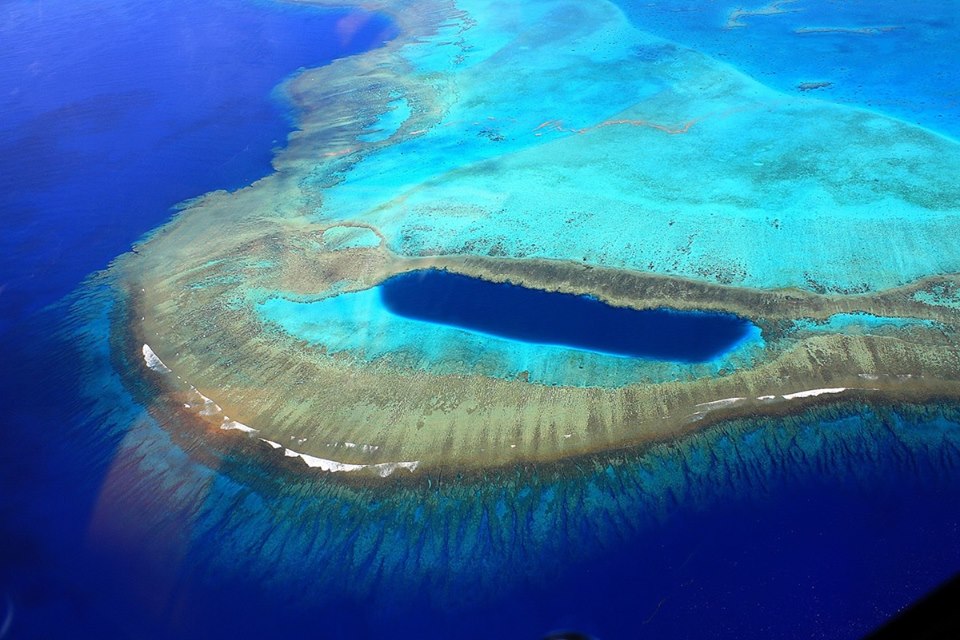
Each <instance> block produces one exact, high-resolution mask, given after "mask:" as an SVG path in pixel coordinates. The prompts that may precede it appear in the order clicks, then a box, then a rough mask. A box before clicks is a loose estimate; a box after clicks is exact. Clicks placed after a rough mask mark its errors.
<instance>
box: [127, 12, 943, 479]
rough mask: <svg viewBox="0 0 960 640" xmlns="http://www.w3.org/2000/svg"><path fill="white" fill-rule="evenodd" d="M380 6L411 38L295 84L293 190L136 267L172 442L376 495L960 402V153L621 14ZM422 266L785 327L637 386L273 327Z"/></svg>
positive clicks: (132, 314) (226, 208)
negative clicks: (832, 410)
mask: <svg viewBox="0 0 960 640" xmlns="http://www.w3.org/2000/svg"><path fill="white" fill-rule="evenodd" d="M372 8H379V9H383V10H386V11H388V12H389V13H391V15H393V16H395V18H396V20H397V22H398V24H399V26H400V28H401V35H400V36H399V37H398V38H397V39H395V40H393V41H391V42H389V43H387V44H386V45H385V46H383V47H382V48H380V49H377V50H374V51H370V52H367V53H364V54H362V55H359V56H355V57H351V58H346V59H342V60H338V61H336V62H334V63H333V64H331V65H329V66H326V67H323V68H320V69H313V70H307V71H304V72H302V73H300V74H299V75H297V76H296V77H294V78H292V79H291V80H290V81H289V82H288V83H287V84H286V85H285V91H286V94H287V95H288V96H289V98H290V99H291V100H292V101H293V102H294V103H295V105H296V106H297V107H298V110H299V114H300V116H299V122H298V130H297V131H295V132H294V133H292V134H291V135H290V138H289V140H288V145H287V147H286V148H285V149H283V150H282V151H280V152H279V154H278V156H277V158H276V159H275V162H274V165H275V167H276V172H275V173H273V174H272V175H270V176H268V177H266V178H264V179H262V180H260V181H258V182H256V183H255V184H253V185H251V186H250V187H248V188H245V189H242V190H240V191H237V192H235V193H224V192H217V193H212V194H208V195H207V196H205V197H202V198H199V199H197V200H196V201H194V202H192V203H191V204H190V206H189V207H187V208H186V209H184V210H183V211H182V212H181V213H180V214H179V215H178V216H177V217H176V218H175V219H174V220H172V221H171V222H170V223H169V224H167V225H165V226H164V227H162V228H160V229H158V230H157V231H156V232H154V233H153V234H151V236H150V237H149V238H147V239H146V240H144V241H143V242H142V243H140V244H139V245H138V246H137V250H136V253H134V254H128V255H126V256H123V257H122V258H121V259H119V260H118V261H117V262H116V263H115V265H114V266H113V267H112V268H111V274H110V275H111V277H112V281H113V283H114V284H115V286H116V287H118V288H119V289H120V290H122V291H124V292H125V293H126V304H127V306H126V313H125V314H122V315H119V316H118V317H117V318H116V321H115V323H114V330H115V334H116V339H115V341H114V342H115V344H116V345H117V346H116V348H117V349H118V350H119V351H120V352H121V353H122V355H123V357H124V358H125V359H126V361H127V362H129V363H131V366H132V368H131V372H130V376H131V378H136V379H138V380H143V379H145V380H146V381H147V383H148V384H149V386H150V389H151V393H153V394H155V399H154V401H153V402H152V403H151V406H152V410H154V411H156V412H161V413H163V414H164V415H165V416H166V417H167V420H165V423H166V424H169V425H170V428H171V429H193V430H203V432H204V433H205V434H207V435H208V436H209V438H210V439H211V441H215V442H219V441H223V442H225V443H228V444H225V445H224V446H229V442H231V441H233V442H235V441H236V440H234V439H235V438H247V439H249V443H246V441H245V443H246V444H245V446H246V445H249V446H253V447H255V448H256V450H257V451H260V452H261V453H262V454H263V455H264V456H274V457H275V459H276V460H277V461H278V463H282V464H288V465H289V464H291V463H295V464H296V465H297V466H296V467H295V468H297V469H302V470H303V471H311V470H313V471H318V472H335V473H340V472H344V473H343V474H342V475H346V476H351V474H353V475H356V476H357V477H362V478H379V477H396V474H400V473H421V472H424V471H425V470H431V471H432V470H434V469H438V468H442V467H448V466H452V467H455V468H457V469H462V470H478V469H483V468H486V467H490V466H497V465H505V464H512V463H517V462H527V461H552V460H561V459H568V458H572V457H575V456H578V455H583V454H587V453H596V452H602V451H607V450H612V449H618V448H622V447H626V446H637V445H643V444H646V443H650V442H653V441H658V440H667V439H670V438H674V437H676V436H678V435H680V434H683V433H687V432H690V431H692V430H695V429H698V428H702V427H704V426H706V425H708V424H713V423H715V422H717V421H720V420H726V419H729V418H734V417H741V416H753V415H765V414H775V413H779V412H784V411H792V410H794V409H796V408H799V407H801V406H804V405H805V404H807V403H811V402H826V401H830V400H832V399H836V398H841V397H849V396H851V395H854V396H856V397H858V398H863V399H866V400H869V399H871V398H876V399H889V398H894V399H901V398H902V399H923V398H925V397H929V396H931V395H938V396H948V397H957V396H958V395H960V384H958V382H960V355H958V350H957V328H958V322H960V305H957V304H956V300H957V296H956V292H957V291H958V287H960V279H958V278H957V277H956V276H954V275H951V274H957V273H960V250H958V249H957V243H956V242H955V239H956V238H957V237H960V216H958V215H957V214H958V213H960V183H958V181H957V180H956V179H955V176H956V175H957V170H958V168H960V146H958V144H957V143H956V142H955V141H953V140H951V139H948V138H945V137H943V136H941V135H938V134H935V133H933V132H931V131H929V130H925V129H922V128H920V127H917V126H913V125H910V124H908V123H905V122H903V121H899V120H896V119H893V118H890V117H886V116H884V115H883V114H880V113H876V112H871V111H866V110H860V109H856V108H851V107H844V106H838V105H833V104H830V103H827V102H823V101H818V100H812V99H810V98H809V97H807V96H805V95H802V94H795V95H787V94H783V93H778V92H776V91H773V90H772V89H769V88H767V87H765V86H763V85H761V84H759V83H758V82H755V81H754V80H752V79H750V78H748V77H746V76H744V75H742V74H740V73H738V72H737V71H736V70H735V69H733V68H731V67H730V66H728V65H725V64H721V63H719V62H717V61H715V60H712V59H710V58H708V57H706V56H704V55H702V54H700V53H698V52H696V51H693V50H689V49H685V48H683V47H681V46H679V45H677V44H676V43H672V42H669V41H664V40H661V39H658V38H655V37H653V36H650V35H648V34H646V33H643V32H641V31H638V30H637V29H636V28H635V27H634V26H633V25H631V24H630V23H629V21H627V20H626V18H625V17H624V16H623V14H622V13H621V12H620V10H619V9H618V8H617V7H615V6H614V5H612V4H610V3H608V2H606V1H605V0H586V1H585V0H576V1H574V0H533V1H531V2H524V3H523V7H522V10H521V9H520V8H518V5H517V4H516V3H513V2H496V1H490V0H461V1H458V2H456V3H446V2H432V1H423V2H415V1H409V2H397V3H390V4H389V5H383V6H382V7H381V6H380V5H373V6H372ZM790 8H791V7H790V4H789V3H788V2H780V3H773V4H772V5H770V6H769V7H768V9H769V11H781V10H789V9H790ZM751 15H763V14H758V13H753V14H749V13H746V12H740V13H735V14H734V15H731V21H732V22H733V23H734V24H732V25H731V26H738V24H739V23H740V22H742V21H743V19H745V18H749V17H750V16H751ZM807 84H809V85H810V86H808V87H806V89H804V87H803V86H801V87H800V88H801V89H804V91H806V90H807V89H813V88H816V87H815V86H813V85H814V84H817V83H807ZM817 86H822V85H819V84H817ZM822 95H828V94H822ZM427 268H433V269H443V270H447V271H450V272H454V273H459V274H463V275H467V276H472V277H474V278H480V279H483V280H488V281H491V282H511V283H514V284H518V285H523V286H525V287H529V288H534V289H540V290H544V291H552V292H565V293H573V294H578V295H589V296H593V297H595V298H597V299H599V300H602V301H605V302H607V303H609V304H611V305H615V306H619V307H627V308H631V309H656V308H662V307H669V308H673V309H679V310H700V311H719V312H725V313H731V314H736V315H738V316H741V317H743V318H746V319H748V320H749V321H751V322H752V323H753V324H755V325H756V326H757V327H758V328H759V329H758V330H759V332H760V335H758V336H755V338H756V339H755V340H754V341H753V342H750V343H749V344H748V345H746V346H745V347H744V348H742V349H739V350H736V351H732V352H731V353H730V354H729V355H728V356H725V357H724V358H721V359H715V360H710V361H709V362H699V363H692V364H683V365H678V364H677V363H671V362H661V361H655V360H649V361H641V360H637V361H630V362H628V363H626V364H624V363H623V362H620V363H612V361H607V360H603V359H601V358H594V357H589V356H584V355H582V354H581V355H576V354H574V355H571V354H565V353H564V354H560V355H557V354H552V355H551V356H550V358H552V359H546V356H545V355H544V353H545V352H541V351H537V350H536V349H528V350H526V351H522V350H521V351H522V353H521V351H516V352H511V351H510V350H509V349H507V350H500V351H498V350H497V349H494V348H492V347H490V345H489V344H488V343H485V342H484V341H483V340H482V339H471V340H465V339H464V340H460V339H459V338H457V336H456V335H453V334H446V337H444V338H443V339H442V340H440V339H438V338H436V336H435V334H426V333H421V332H418V331H417V330H414V329H405V330H404V331H400V332H399V333H391V334H390V336H389V340H388V341H385V340H384V337H385V335H384V329H383V327H384V326H387V325H376V326H374V325H373V324H372V323H371V322H370V321H369V317H368V316H367V315H365V314H364V313H363V311H362V309H360V308H358V307H356V305H354V307H351V309H352V310H351V311H350V312H349V313H345V314H343V317H342V318H340V319H339V320H338V321H339V322H340V323H341V325H342V327H341V329H342V331H341V333H340V334H338V335H341V336H343V335H349V336H350V338H351V343H350V344H351V348H349V349H346V348H341V343H339V342H338V343H337V344H334V343H333V341H332V339H331V338H330V336H331V335H332V334H331V333H330V332H329V331H327V329H328V328H329V327H327V326H319V325H317V326H313V327H311V326H307V325H308V324H309V322H310V320H309V318H306V316H304V318H306V319H304V318H301V319H300V320H298V321H297V322H294V323H288V324H285V323H284V322H279V321H277V316H274V317H272V318H271V317H270V316H269V314H266V315H265V313H264V305H268V304H271V303H272V302H271V301H278V300H279V301H285V303H289V304H290V305H293V304H301V303H316V302H318V301H322V300H328V299H331V298H333V297H336V296H338V295H340V294H344V293H348V292H365V291H369V290H371V289H372V288H373V287H375V286H377V285H378V284H380V283H382V282H384V281H385V280H387V279H388V278H390V277H391V276H395V275H397V274H401V273H405V272H408V271H413V270H417V269H427ZM353 299H354V300H361V299H363V298H362V296H361V297H357V298H353ZM273 303H274V304H275V302H273ZM287 310H288V311H289V307H288V308H287ZM313 322H314V324H315V325H316V323H317V322H318V321H317V320H313ZM389 326H391V327H394V329H395V327H396V326H395V325H389ZM394 329H391V331H393V330H394ZM425 335H431V336H433V337H432V338H431V339H430V340H425V339H424V336H425ZM385 344H386V345H387V347H384V345H385ZM745 344H746V343H745ZM508 352H509V353H508ZM518 353H520V354H521V355H520V356H518V355H517V354H518ZM521 356H522V358H525V360H524V361H523V362H525V363H526V364H523V365H517V362H519V361H520V360H518V358H520V357H521ZM505 358H513V359H512V360H510V362H509V363H507V364H509V366H507V365H506V364H504V362H505V361H504V359H505ZM545 362H549V365H545V364H544V363H545ZM502 371H510V372H512V373H511V374H510V375H499V374H496V373H495V372H502ZM337 477H340V476H337Z"/></svg>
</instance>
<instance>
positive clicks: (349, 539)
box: [2, 287, 960, 639]
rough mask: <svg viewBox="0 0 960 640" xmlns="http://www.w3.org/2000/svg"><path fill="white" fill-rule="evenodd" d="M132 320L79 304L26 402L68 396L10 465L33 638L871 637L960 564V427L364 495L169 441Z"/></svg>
mask: <svg viewBox="0 0 960 640" xmlns="http://www.w3.org/2000/svg"><path fill="white" fill-rule="evenodd" d="M116 304H117V303H116V300H115V298H114V297H113V296H112V294H111V293H110V291H109V290H108V289H106V288H101V289H99V290H97V289H94V288H93V287H91V289H90V290H88V291H86V292H85V295H84V296H83V298H82V300H81V301H80V302H79V303H78V304H77V305H76V306H75V307H74V308H73V310H72V311H69V317H70V322H69V323H68V325H67V327H66V330H65V332H64V333H63V334H62V335H61V336H59V337H56V338H52V339H51V338H47V339H42V338H41V337H40V336H35V338H34V340H33V342H32V344H34V345H37V344H42V345H44V346H45V347H46V349H45V353H46V354H48V355H47V356H46V359H45V360H43V361H38V362H37V363H36V365H35V367H34V369H32V370H28V371H25V372H24V373H26V374H28V375H29V377H27V378H26V379H25V380H26V382H23V383H22V384H21V385H19V386H18V387H16V388H15V390H17V391H23V390H26V391H28V392H30V393H34V394H36V393H37V392H38V389H35V388H33V386H34V385H41V384H42V385H43V386H44V387H45V388H48V389H51V388H52V389H57V390H58V393H59V394H60V395H61V396H62V398H63V400H62V401H61V402H58V403H57V404H56V405H54V406H52V407H50V408H49V409H48V410H47V415H45V416H43V418H44V419H45V422H44V425H45V427H46V428H47V429H48V431H46V432H44V431H37V430H36V429H31V428H19V429H15V430H14V431H13V433H12V435H15V436H16V440H14V441H12V442H10V441H8V442H7V445H6V453H7V460H6V462H8V463H9V464H12V467H10V466H6V465H5V466H4V468H3V474H4V477H3V481H4V483H5V484H4V486H6V487H10V488H12V489H13V492H12V495H13V496H14V497H15V503H16V504H15V508H12V509H11V508H10V507H11V505H10V504H9V502H7V504H5V505H4V506H5V518H4V519H3V522H4V531H3V539H4V542H5V544H4V545H3V548H4V554H5V556H4V558H3V560H4V562H3V576H2V577H3V584H4V588H5V589H6V590H7V591H8V592H9V593H11V594H12V597H13V600H14V602H15V604H16V607H17V622H18V624H20V625H24V626H23V627H21V628H26V629H30V630H36V632H37V633H38V634H39V636H41V637H42V636H44V635H47V636H62V635H69V636H70V637H78V638H83V637H132V638H175V637H184V635H185V634H192V635H201V634H203V635H204V637H210V638H236V637H257V635H258V634H259V635H267V636H270V637H298V636H299V635H300V634H302V633H304V630H309V632H310V634H311V635H313V636H315V637H332V638H341V637H350V638H381V637H400V638H408V637H427V638H440V637H456V638H465V639H470V638H489V637H498V638H518V639H520V638H539V637H541V636H542V635H543V634H544V633H546V632H547V631H549V630H551V629H556V628H577V629H581V630H584V631H586V632H589V633H591V634H593V635H595V636H597V637H599V638H633V637H646V636H648V635H649V636H652V637H702V636H713V637H717V636H719V637H741V638H793V637H798V636H799V637H818V636H822V637H831V638H856V637H859V636H861V635H862V634H864V633H865V632H867V631H868V630H870V629H871V628H872V627H874V626H875V625H876V624H878V623H880V622H881V621H882V620H884V619H885V618H886V617H888V616H889V615H892V614H894V613H895V612H896V611H897V610H898V609H899V608H900V607H901V606H903V604H904V603H905V602H907V601H909V600H911V599H913V598H916V597H919V596H920V595H922V594H923V593H924V592H925V591H927V590H928V589H930V588H932V587H934V586H935V585H936V584H937V583H938V582H939V581H941V580H943V579H946V578H948V577H949V576H950V575H951V574H952V573H953V572H954V571H955V570H956V568H957V567H958V566H960V548H958V546H957V545H956V535H957V531H958V530H960V512H958V510H957V508H956V507H955V505H956V504H958V499H960V408H957V407H949V406H936V405H931V406H929V407H913V408H907V407H904V408H899V409H893V408H869V407H866V406H858V405H849V406H842V407H834V408H831V409H826V410H815V411H810V412H807V413H805V414H802V415H800V416H798V417H795V418H787V419H775V420H774V419H771V420H752V421H744V422H741V423H736V424H729V425H727V426H725V427H724V428H720V429H714V430H711V431H708V432H705V433H702V434H700V435H698V436H695V437H692V438H688V439H685V440H684V441H682V442H679V443H676V444H672V445H663V446H656V447H653V448H652V449H650V450H648V451H646V452H641V453H639V454H621V455H617V456H614V457H613V458H612V459H611V458H607V457H597V458H586V459H582V460H579V461H576V463H575V464H570V465H566V466H562V467H551V466H549V465H544V466H540V467H517V468H507V469H501V470H493V471H491V472H489V473H487V474H486V475H485V476H483V477H480V478H477V477H462V476H460V475H459V474H458V473H457V471H456V470H455V469H445V470H443V472H442V474H438V475H437V476H435V477H429V478H423V479H422V481H420V482H418V483H415V484H413V485H406V486H403V485H395V486H394V485H391V486H388V487H382V486H381V487H379V488H367V489H365V488H362V487H351V486H341V485H338V484H335V483H334V484H329V483H327V482H325V481H323V480H318V479H317V478H309V477H303V476H300V475H292V474H288V473H284V472H282V471H279V470H278V469H276V468H275V467H274V466H272V463H271V462H270V461H269V460H270V459H269V458H264V459H261V458H258V457H256V456H251V455H250V447H247V446H241V445H238V447H239V448H237V449H236V450H231V449H227V450H225V451H220V450H212V449H210V448H209V446H208V445H205V444H204V441H203V440H202V439H201V438H199V437H198V438H193V437H191V436H189V435H181V436H178V437H177V438H175V439H174V438H171V437H170V435H169V434H168V433H167V432H166V431H165V430H164V429H163V428H162V425H161V424H159V423H157V422H156V421H155V419H154V418H152V417H151V416H150V415H149V414H147V413H146V412H145V408H144V406H143V405H142V404H141V402H140V401H138V398H149V394H148V393H145V390H144V389H141V388H138V387H133V388H128V387H125V386H123V384H121V381H120V379H119V378H118V376H117V375H116V373H115V372H114V368H115V367H118V366H121V367H122V366H126V365H125V364H124V363H123V362H122V361H118V360H117V359H116V357H115V355H114V354H111V352H110V350H109V347H108V342H107V340H106V339H105V332H106V331H108V330H109V323H110V320H111V316H112V314H113V313H114V312H115V311H116V310H117V307H116ZM62 311H64V312H67V311H68V310H66V309H63V310H62ZM49 321H50V322H51V323H52V324H54V325H60V326H62V324H63V323H62V321H60V320H57V319H53V318H51V319H49ZM37 329H38V331H40V332H43V330H44V327H39V326H38V327H37ZM55 363H57V364H59V365H60V366H51V365H53V364H55ZM64 363H69V366H64ZM81 387H86V388H87V391H86V392H85V393H84V389H81ZM89 389H97V390H98V391H99V394H98V396H97V397H98V398H99V400H98V401H97V403H96V404H95V405H90V404H89V403H79V402H76V401H71V400H70V399H71V398H77V397H81V396H84V395H86V397H90V396H89ZM35 397H36V396H35ZM10 415H11V417H13V418H15V419H17V420H24V421H27V420H35V418H36V407H26V406H21V407H14V410H13V411H12V412H11V414H10ZM25 423H26V422H25ZM28 424H30V425H35V424H36V422H35V421H31V422H29V423H28ZM55 426H56V427H59V428H58V429H56V430H54V427H55ZM238 442H239V441H238ZM41 450H42V451H43V455H42V456H38V455H37V452H39V451H41ZM261 460H263V461H261ZM5 501H10V496H9V495H8V496H5Z"/></svg>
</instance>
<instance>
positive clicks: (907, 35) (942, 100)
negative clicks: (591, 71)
mask: <svg viewBox="0 0 960 640" xmlns="http://www.w3.org/2000/svg"><path fill="white" fill-rule="evenodd" d="M614 2H615V4H617V5H618V6H619V7H620V8H621V9H622V10H623V11H624V12H625V13H626V14H627V15H628V16H629V17H630V19H631V20H632V21H633V22H634V24H636V25H637V26H638V27H639V28H640V29H643V30H645V31H649V32H651V33H655V34H657V35H659V36H662V37H665V38H668V39H670V40H673V41H674V42H677V43H680V44H682V45H684V46H688V47H691V48H694V49H697V50H699V51H702V52H704V53H706V54H708V55H710V56H712V57H714V58H716V59H718V60H721V61H724V62H727V63H729V64H731V65H732V66H734V67H736V68H738V69H739V70H740V71H742V72H744V73H746V74H747V75H749V76H751V77H753V78H755V79H756V80H759V81H760V82H762V83H763V84H765V85H767V86H769V87H772V88H775V89H779V90H781V91H785V92H788V93H793V94H798V93H802V89H801V86H802V85H803V84H805V83H827V85H826V86H824V87H821V88H817V89H811V90H808V91H809V93H808V95H810V96H812V97H817V98H822V99H824V100H828V101H831V102H839V103H842V104H849V105H854V106H859V107H865V108H868V109H872V110H875V111H879V112H882V113H885V114H888V115H891V116H894V117H896V118H900V119H903V120H905V121H907V122H910V123H916V124H919V125H922V126H924V127H927V128H929V129H932V130H934V131H937V132H939V133H941V134H944V135H947V136H950V137H953V138H955V139H956V138H958V137H960V95H958V93H957V87H958V86H960V67H958V65H957V64H956V61H957V60H958V59H960V38H957V36H956V34H957V31H958V29H960V5H957V4H956V3H953V2H937V1H934V2H902V1H901V0H845V1H843V2H831V1H829V0H792V1H788V2H781V3H779V4H780V8H781V10H782V11H783V13H776V14H772V15H753V16H744V17H742V18H740V19H739V20H738V21H737V22H739V23H740V24H742V25H743V26H739V27H733V28H729V27H727V23H728V21H729V18H730V14H731V12H733V11H734V10H736V9H746V10H748V11H749V10H757V9H760V8H762V7H765V6H768V5H771V4H774V3H772V2H770V1H769V0H753V1H751V2H725V1H716V0H712V1H707V2H704V1H703V0H614ZM858 30H865V31H858Z"/></svg>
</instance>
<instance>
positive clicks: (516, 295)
mask: <svg viewBox="0 0 960 640" xmlns="http://www.w3.org/2000/svg"><path fill="white" fill-rule="evenodd" d="M380 295H381V298H382V299H383V302H384V305H385V306H386V307H387V309H389V310H390V311H392V312H393V313H396V314H397V315H401V316H404V317H407V318H412V319H415V320H425V321H428V322H436V323H440V324H446V325H450V326H453V327H459V328H461V329H468V330H471V331H479V332H482V333H488V334H491V335H495V336H499V337H502V338H510V339H513V340H522V341H525V342H532V343H538V344H555V345H562V346H566V347H573V348H576V349H585V350H589V351H599V352H603V353H610V354H615V355H621V356H630V357H635V358H653V359H658V360H670V361H675V362H703V361H706V360H710V359H712V358H715V357H717V356H718V355H720V354H722V353H724V352H726V351H728V350H730V349H732V348H733V347H735V346H736V345H737V344H738V343H739V342H740V341H741V340H743V339H744V338H745V337H746V336H747V335H748V334H749V333H750V330H751V329H752V328H755V325H753V323H751V322H750V321H749V320H746V319H744V318H740V317H738V316H735V315H733V314H729V313H705V312H700V311H675V310H672V309H646V310H636V309H629V308H626V307H615V306H612V305H609V304H607V303H605V302H602V301H600V300H598V299H596V298H594V297H591V296H585V295H574V294H570V293H558V292H550V291H544V290H542V289H531V288H528V287H522V286H519V285H515V284H511V283H508V282H507V283H496V282H490V281H489V280H482V279H480V278H472V277H469V276H465V275H462V274H458V273H451V272H449V271H443V270H440V269H424V270H421V271H410V272H407V273H403V274H400V275H396V276H393V277H392V278H389V279H388V280H386V281H385V282H383V283H382V284H381V285H380Z"/></svg>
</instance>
